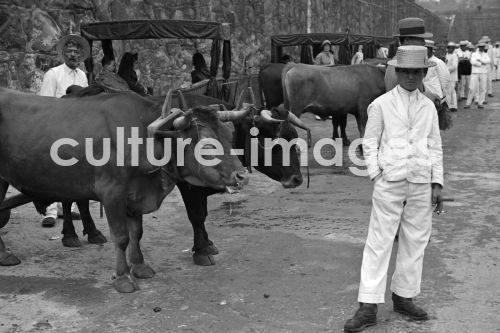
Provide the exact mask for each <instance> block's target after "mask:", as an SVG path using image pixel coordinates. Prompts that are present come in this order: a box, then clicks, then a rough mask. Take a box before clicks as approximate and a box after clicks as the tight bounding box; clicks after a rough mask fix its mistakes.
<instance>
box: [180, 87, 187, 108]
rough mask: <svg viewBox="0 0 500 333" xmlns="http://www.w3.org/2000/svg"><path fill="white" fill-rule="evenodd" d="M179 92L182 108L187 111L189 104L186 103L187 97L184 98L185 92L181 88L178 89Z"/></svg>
mask: <svg viewBox="0 0 500 333" xmlns="http://www.w3.org/2000/svg"><path fill="white" fill-rule="evenodd" d="M177 92H178V93H179V105H180V107H181V110H182V111H186V110H187V109H188V105H187V103H186V99H185V98H184V94H183V93H182V91H181V90H177Z"/></svg>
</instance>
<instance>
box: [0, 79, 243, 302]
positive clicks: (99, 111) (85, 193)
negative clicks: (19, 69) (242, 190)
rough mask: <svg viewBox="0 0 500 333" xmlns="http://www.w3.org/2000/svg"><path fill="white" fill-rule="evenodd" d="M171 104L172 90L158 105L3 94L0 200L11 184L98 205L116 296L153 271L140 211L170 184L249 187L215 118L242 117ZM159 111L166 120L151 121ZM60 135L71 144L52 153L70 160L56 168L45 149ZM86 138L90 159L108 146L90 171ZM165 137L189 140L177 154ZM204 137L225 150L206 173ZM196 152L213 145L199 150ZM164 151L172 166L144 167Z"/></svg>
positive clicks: (41, 196) (152, 205) (130, 99)
mask: <svg viewBox="0 0 500 333" xmlns="http://www.w3.org/2000/svg"><path fill="white" fill-rule="evenodd" d="M170 105H171V94H170V93H169V94H168V95H167V98H166V99H165V103H164V104H163V107H162V102H157V101H152V100H147V99H145V98H142V97H140V96H137V95H135V94H104V95H97V96H90V97H84V98H82V99H79V100H73V99H57V98H51V97H40V96H33V95H27V94H24V93H21V92H16V91H12V90H8V89H3V88H0V178H1V180H0V200H3V199H4V197H5V193H6V191H7V187H8V185H9V184H11V185H12V186H14V187H15V188H17V189H18V190H20V191H21V192H22V193H24V194H26V195H28V196H30V197H32V198H34V199H35V200H37V201H40V202H43V203H45V204H48V203H50V202H54V201H69V200H76V201H78V200H99V201H101V202H102V204H103V206H104V209H105V211H106V215H107V218H108V224H109V228H110V232H111V236H112V238H113V241H114V246H115V254H116V266H115V279H114V282H113V285H114V287H115V288H116V290H118V291H119V292H133V291H135V290H137V289H138V285H137V283H136V281H135V278H150V277H152V276H153V275H154V271H153V270H152V269H151V268H150V267H149V266H148V265H147V264H146V263H145V262H144V258H143V255H142V252H141V249H140V240H141V237H142V215H143V214H147V213H150V212H153V211H154V210H156V209H158V207H159V206H160V204H161V202H162V201H163V199H164V198H165V196H166V195H167V194H168V193H169V192H170V191H171V190H172V189H173V187H174V186H175V183H176V182H181V181H186V182H191V183H193V184H195V185H196V186H204V187H209V188H213V189H215V190H224V189H225V188H226V187H227V186H241V185H244V184H245V183H246V182H248V178H247V176H246V173H245V172H243V167H242V165H241V163H240V162H239V160H238V159H237V158H236V157H235V156H231V155H230V154H229V150H230V148H231V138H232V136H231V132H230V130H229V129H228V128H227V127H226V126H224V125H223V124H222V123H221V122H220V121H219V120H218V116H223V117H224V118H225V119H229V118H231V117H234V116H236V115H237V116H240V117H241V116H243V115H244V114H245V113H246V111H241V112H236V113H234V114H233V115H228V113H227V111H226V112H223V113H220V112H219V113H217V112H216V111H215V110H214V109H213V108H197V109H194V110H190V111H188V112H186V113H184V112H183V111H181V110H178V109H176V110H174V111H173V112H170ZM160 112H161V113H160ZM160 114H161V115H163V116H164V117H161V118H158V117H159V115H160ZM155 119H156V120H155ZM54 123H57V124H59V126H58V130H57V131H52V130H49V128H51V126H49V125H50V124H54ZM120 128H123V129H124V133H130V132H131V131H132V128H136V129H138V136H139V138H147V137H148V136H150V137H152V139H151V140H152V142H153V143H154V146H153V148H152V149H151V150H152V152H151V151H150V152H149V153H148V152H147V149H146V148H145V147H144V145H140V146H139V147H137V146H130V145H127V144H126V143H124V144H123V145H120V144H119V143H118V141H119V139H118V138H119V135H118V132H119V129H120ZM61 138H72V139H73V140H75V142H76V143H77V144H76V145H73V147H71V148H69V147H67V146H65V147H64V149H62V147H61V149H60V150H59V156H61V158H63V159H66V160H67V159H71V158H74V159H76V161H77V163H76V164H73V165H71V166H61V165H58V164H56V163H54V161H53V159H52V157H51V154H50V150H51V147H52V145H53V143H54V142H56V141H57V140H59V139H61ZM86 138H91V139H93V140H94V145H93V149H94V152H95V154H96V155H97V156H102V155H103V142H104V141H105V140H104V139H108V140H110V142H111V145H110V146H111V154H110V156H111V159H110V161H109V163H106V164H104V165H102V166H95V165H92V164H91V163H89V162H88V161H87V160H86V158H85V156H86V155H85V149H84V144H83V143H84V142H85V139H86ZM165 138H170V139H172V138H173V139H184V140H185V139H191V140H192V143H191V144H189V145H187V146H185V147H184V150H183V151H182V152H180V153H179V154H177V152H178V151H177V149H176V148H177V147H176V144H174V143H173V142H175V141H176V140H171V141H168V140H164V139H165ZM207 138H212V139H216V140H218V141H219V142H220V143H221V145H222V147H223V150H224V155H221V156H217V158H219V160H220V163H219V164H217V165H215V166H211V167H208V166H204V165H202V164H200V163H198V162H197V160H196V158H195V151H194V145H195V144H196V143H198V142H200V140H202V139H207ZM144 141H146V140H144ZM134 147H135V149H134ZM202 148H209V149H212V148H213V146H212V145H211V144H205V145H203V146H202ZM134 151H136V152H138V154H134ZM168 151H170V152H171V156H172V158H171V159H170V162H169V163H167V164H166V165H163V166H156V165H153V164H152V163H150V158H148V154H153V155H154V156H155V157H157V158H158V156H159V157H160V158H161V157H162V156H163V154H164V153H166V152H168ZM134 155H135V156H136V157H137V158H136V159H135V158H134ZM177 156H181V157H183V159H184V163H183V165H182V163H178V161H177ZM134 160H135V162H136V163H134V162H133V161H134ZM2 245H3V243H2ZM127 250H128V252H129V256H128V262H129V263H130V268H129V264H128V262H127V258H126V251H127Z"/></svg>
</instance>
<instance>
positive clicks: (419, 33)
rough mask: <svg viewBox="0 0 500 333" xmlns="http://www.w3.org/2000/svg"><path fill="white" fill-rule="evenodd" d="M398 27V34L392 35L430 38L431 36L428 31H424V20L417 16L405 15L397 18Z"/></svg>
mask: <svg viewBox="0 0 500 333" xmlns="http://www.w3.org/2000/svg"><path fill="white" fill-rule="evenodd" d="M398 28H399V35H394V37H420V38H432V36H433V34H431V33H430V32H425V23H424V20H422V19H421V18H418V17H407V18H404V19H402V20H399V23H398Z"/></svg>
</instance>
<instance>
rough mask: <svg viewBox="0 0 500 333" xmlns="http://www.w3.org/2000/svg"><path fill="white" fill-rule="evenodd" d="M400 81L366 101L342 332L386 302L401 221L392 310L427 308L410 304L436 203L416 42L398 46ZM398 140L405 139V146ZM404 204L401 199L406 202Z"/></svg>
mask: <svg viewBox="0 0 500 333" xmlns="http://www.w3.org/2000/svg"><path fill="white" fill-rule="evenodd" d="M389 64H390V65H392V66H394V67H395V69H396V75H397V81H398V85H397V86H396V87H395V88H394V89H392V90H390V91H389V92H387V93H385V94H384V95H382V96H380V97H378V98H377V99H376V100H375V101H373V102H372V103H371V104H370V106H369V107H368V122H367V124H366V130H365V136H364V138H363V151H364V154H365V161H366V166H367V170H368V174H369V176H370V178H371V179H372V180H373V182H374V188H373V195H372V205H373V207H372V212H371V217H370V225H369V228H368V237H367V240H366V244H365V248H364V252H363V262H362V266H361V281H360V286H359V294H358V302H359V304H360V306H359V309H358V311H357V312H356V314H355V315H354V317H353V318H352V319H349V320H348V321H347V322H346V324H345V326H344V331H345V332H360V331H362V330H363V329H364V328H366V327H368V326H372V325H375V324H376V323H377V303H384V301H385V288H386V280H387V270H388V267H389V260H390V256H391V249H392V245H393V242H394V236H395V235H396V232H397V230H398V226H400V232H399V243H398V254H397V259H396V268H395V271H394V274H393V276H392V283H391V290H392V301H393V309H394V311H396V312H399V313H401V314H403V315H404V316H407V317H409V318H411V319H413V320H427V319H428V316H427V313H426V312H425V311H424V310H423V309H421V308H420V307H418V306H417V305H415V304H414V303H413V300H412V299H413V298H414V297H415V296H417V295H418V294H419V293H420V283H421V278H422V265H423V257H424V251H425V248H426V246H427V243H428V241H429V237H430V234H431V225H432V205H434V204H437V207H436V211H440V210H441V209H442V203H441V189H442V186H443V153H442V147H441V136H440V133H439V124H438V116H437V111H436V108H435V106H434V103H433V102H432V101H431V100H430V99H429V98H427V97H426V96H424V95H423V94H422V93H421V92H420V91H419V89H418V87H419V86H420V85H421V84H422V81H423V79H424V76H425V74H426V71H427V69H428V68H430V67H432V66H434V65H435V64H434V63H431V62H429V60H428V58H427V49H426V48H425V47H422V46H401V47H399V49H398V51H397V54H396V59H393V60H391V61H390V62H389ZM403 143H404V144H403ZM405 202H406V204H405Z"/></svg>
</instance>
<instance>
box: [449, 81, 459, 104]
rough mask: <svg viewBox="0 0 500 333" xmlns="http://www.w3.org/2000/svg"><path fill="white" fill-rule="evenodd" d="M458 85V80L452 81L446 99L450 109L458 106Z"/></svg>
mask: <svg viewBox="0 0 500 333" xmlns="http://www.w3.org/2000/svg"><path fill="white" fill-rule="evenodd" d="M456 85H457V81H451V88H450V91H449V93H448V96H446V101H447V102H448V107H449V108H450V109H456V108H457V90H456V89H455V86H456Z"/></svg>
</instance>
